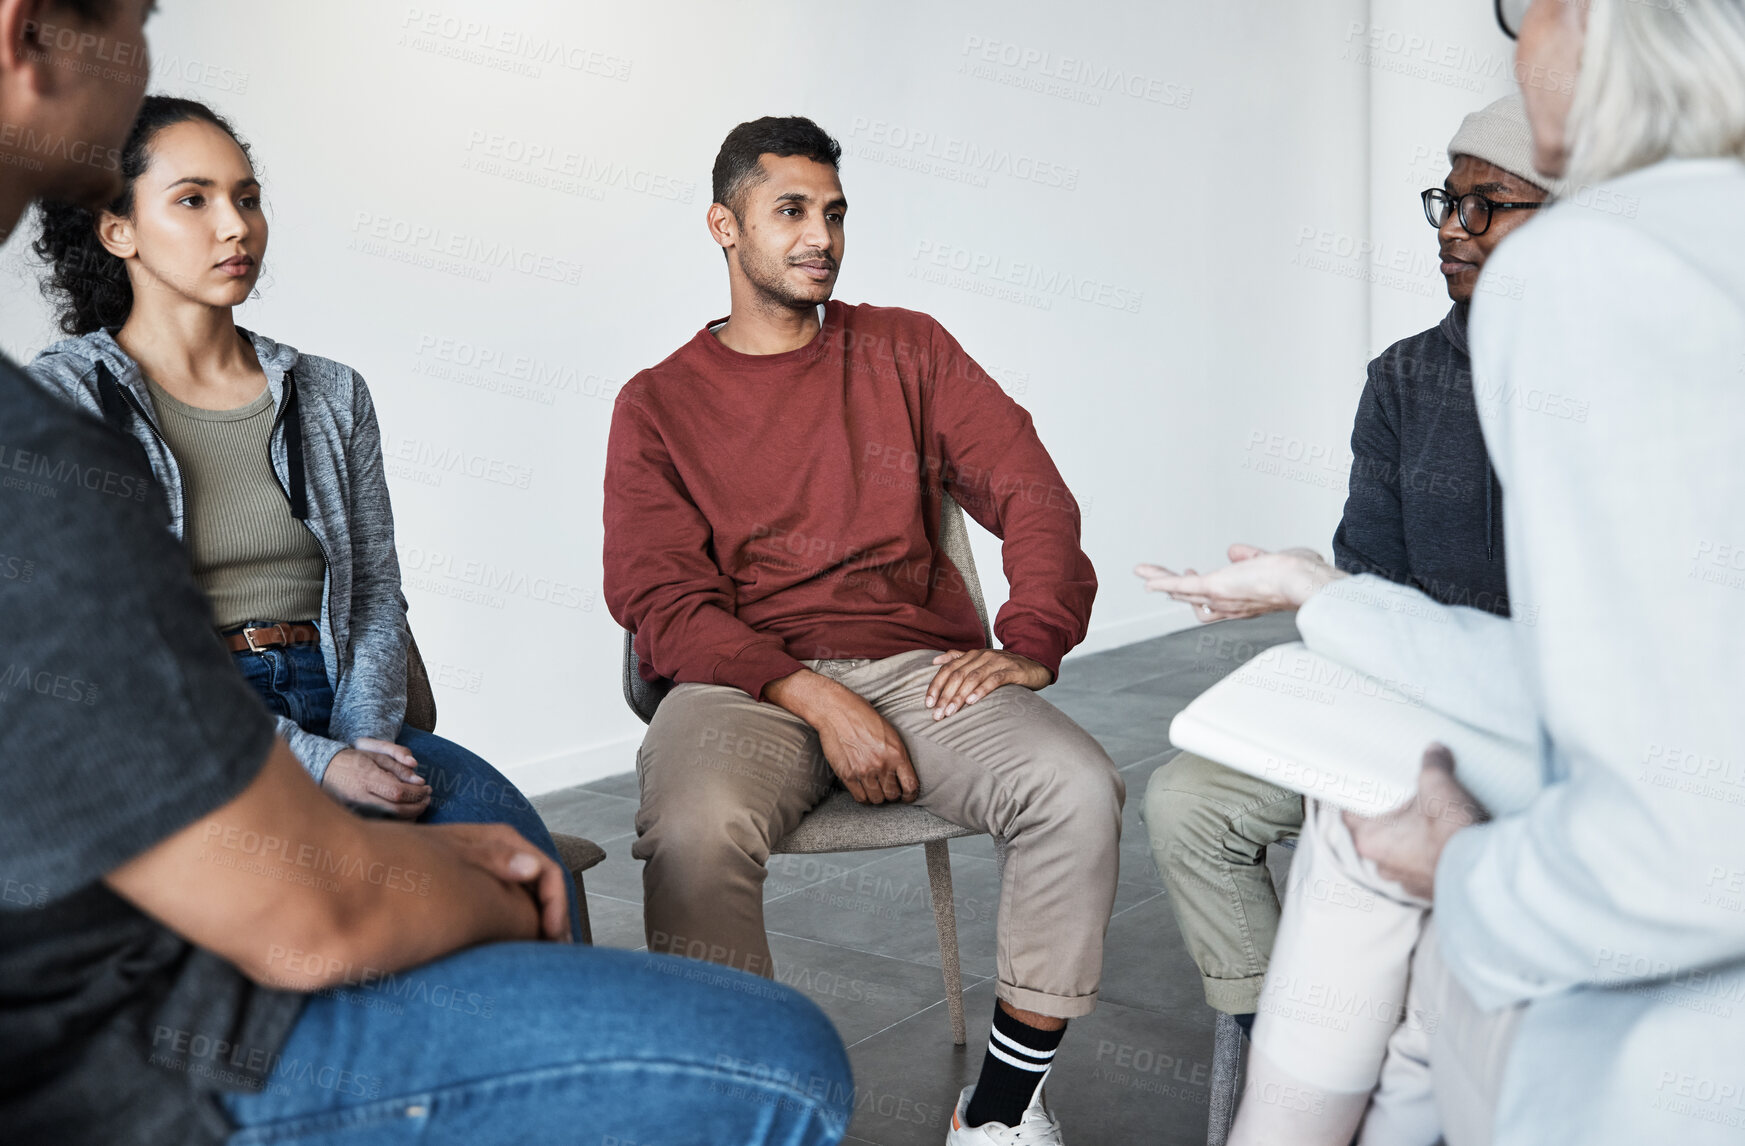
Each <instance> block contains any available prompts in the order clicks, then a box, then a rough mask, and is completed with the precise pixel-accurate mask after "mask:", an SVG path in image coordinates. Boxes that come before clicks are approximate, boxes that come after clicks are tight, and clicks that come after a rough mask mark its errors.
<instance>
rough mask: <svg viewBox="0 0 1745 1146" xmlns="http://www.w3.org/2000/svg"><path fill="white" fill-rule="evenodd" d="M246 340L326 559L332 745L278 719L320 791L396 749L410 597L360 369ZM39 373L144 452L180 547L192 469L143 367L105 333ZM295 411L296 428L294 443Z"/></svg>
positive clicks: (277, 461) (292, 485) (48, 358)
mask: <svg viewBox="0 0 1745 1146" xmlns="http://www.w3.org/2000/svg"><path fill="white" fill-rule="evenodd" d="M242 333H243V334H244V335H245V336H247V337H248V338H249V340H250V341H251V342H252V343H253V344H254V350H255V354H256V356H257V357H259V359H260V363H261V368H262V369H263V370H265V371H266V375H267V387H268V389H270V390H271V391H272V395H273V402H274V406H275V409H276V410H277V413H276V414H275V415H274V422H273V431H272V437H271V439H270V445H269V448H270V450H271V453H272V463H273V473H274V474H275V475H277V477H278V479H279V486H280V488H282V489H283V490H285V496H286V498H287V499H288V500H290V501H291V503H292V512H293V513H298V512H299V511H300V510H301V511H302V512H303V513H304V514H305V516H304V524H306V525H307V526H308V527H309V531H310V532H311V533H313V534H314V535H315V540H316V541H317V542H318V543H319V544H320V546H321V552H322V555H323V556H324V557H326V559H327V582H326V585H325V587H324V588H323V591H322V594H321V618H320V624H321V655H322V659H323V660H324V661H326V662H327V679H328V681H329V682H330V683H331V684H332V686H333V717H332V720H331V721H330V722H329V725H328V735H327V736H317V735H315V734H314V733H312V732H307V731H305V730H303V729H302V728H300V727H298V726H297V724H296V723H294V722H293V721H291V720H290V719H288V718H287V717H283V716H281V717H279V718H278V724H279V734H280V735H281V736H283V737H284V738H285V740H286V742H287V743H289V744H290V746H291V751H292V752H293V753H295V754H296V756H297V759H298V760H299V761H301V762H302V764H303V767H304V768H306V769H307V770H308V771H309V774H310V775H311V776H313V777H314V778H315V781H316V782H317V783H320V781H321V778H322V776H323V775H325V774H326V772H327V765H328V763H329V762H330V761H331V760H332V759H333V757H334V754H335V753H337V752H339V750H340V749H342V748H347V747H349V746H350V745H351V744H352V743H354V742H355V741H356V740H357V739H358V738H359V737H364V736H371V737H375V738H377V739H381V740H389V741H391V740H393V739H394V738H395V737H397V736H398V735H399V734H400V722H401V720H402V719H403V718H404V716H405V713H406V646H407V640H408V637H407V628H406V598H405V596H404V595H403V594H402V593H401V591H400V562H399V559H398V558H397V557H396V556H395V553H394V515H393V511H392V510H391V509H390V508H389V505H388V485H387V480H386V477H385V475H384V473H383V470H382V439H381V432H380V431H379V430H378V429H377V426H376V410H375V406H374V404H373V403H371V401H370V392H369V390H368V388H367V387H365V385H364V380H363V379H362V378H361V377H359V376H358V374H357V372H356V371H354V370H352V369H351V367H349V366H345V365H343V364H341V363H338V362H334V361H332V360H330V359H326V358H317V357H315V356H314V355H309V354H299V353H298V352H297V351H296V349H295V348H293V347H290V346H285V345H283V344H281V343H277V342H274V341H273V340H272V339H270V338H267V337H265V336H264V335H259V334H255V333H253V332H251V331H243V332H242ZM100 364H101V365H103V366H107V367H108V373H109V375H110V376H111V378H112V379H113V381H114V385H115V389H113V390H112V391H111V392H110V394H109V396H108V400H107V401H106V400H105V395H104V390H105V385H104V383H103V381H102V375H103V373H104V372H103V371H102V370H100V369H99V365H100ZM29 370H30V374H31V376H32V377H33V378H35V379H36V380H37V382H39V383H41V384H43V385H45V386H47V387H48V388H49V389H51V390H52V391H54V392H57V393H60V394H63V395H65V396H66V397H68V398H70V399H71V400H72V401H73V402H74V403H75V404H77V405H79V406H82V407H83V408H85V409H87V410H89V411H90V412H92V413H93V414H95V415H97V416H98V417H99V418H103V419H104V420H105V421H108V422H110V423H111V424H112V425H115V426H116V428H117V429H121V430H123V431H125V432H126V433H129V434H131V435H132V436H133V438H134V439H135V440H137V441H138V442H139V444H140V445H141V446H142V447H144V449H145V454H146V459H147V460H148V461H149V462H150V463H151V469H152V473H153V474H154V475H155V476H156V477H157V479H158V481H159V483H161V484H162V485H163V488H164V497H165V500H166V501H168V503H169V507H170V520H171V529H172V530H173V531H174V532H175V534H176V536H177V537H181V536H182V530H183V523H184V520H185V513H184V510H185V507H184V505H183V489H182V474H181V468H180V466H179V465H178V464H177V462H176V459H175V456H174V455H173V454H171V453H170V448H169V446H168V445H167V444H166V443H165V441H164V438H163V435H162V434H161V433H160V432H159V431H158V427H157V423H156V416H155V415H156V411H155V408H154V407H153V405H152V400H151V392H150V391H149V390H148V389H147V388H146V383H145V378H144V376H143V375H142V374H141V372H140V369H139V365H138V364H137V363H135V362H134V361H133V359H132V358H130V357H128V354H127V352H126V351H125V350H123V349H121V346H120V345H119V344H118V343H117V342H116V341H115V339H114V338H113V337H111V336H110V334H109V333H108V332H107V331H98V332H96V333H93V334H86V335H81V336H79V337H78V338H69V339H66V340H64V341H61V342H57V343H55V344H54V345H53V346H51V347H49V348H48V349H47V350H45V351H43V352H42V353H41V354H39V355H37V356H36V360H35V361H34V362H32V363H31V364H30V367H29ZM287 408H289V410H290V411H291V412H292V413H294V414H295V416H296V421H297V424H296V426H295V427H291V431H292V432H291V433H290V434H289V435H287V425H286V422H287V418H286V414H287ZM288 436H289V438H290V441H291V444H292V445H297V444H300V445H301V449H300V450H299V454H300V460H299V461H298V462H297V463H296V465H295V466H293V459H292V456H291V450H290V448H289V447H288V446H287V437H288ZM299 471H301V472H299ZM298 478H301V479H302V480H300V481H299V480H296V479H298ZM300 491H306V492H301V493H300ZM300 497H306V499H307V504H306V506H305V505H299V504H298V503H299V500H300ZM288 619H295V618H288Z"/></svg>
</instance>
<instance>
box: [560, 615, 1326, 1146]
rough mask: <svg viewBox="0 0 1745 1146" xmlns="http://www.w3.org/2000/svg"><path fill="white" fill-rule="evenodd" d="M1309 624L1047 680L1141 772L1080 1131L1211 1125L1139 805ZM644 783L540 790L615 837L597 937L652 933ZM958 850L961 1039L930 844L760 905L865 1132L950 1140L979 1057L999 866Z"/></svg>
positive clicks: (1113, 1145)
mask: <svg viewBox="0 0 1745 1146" xmlns="http://www.w3.org/2000/svg"><path fill="white" fill-rule="evenodd" d="M1295 638H1296V629H1295V626H1294V625H1293V624H1292V622H1291V619H1290V618H1289V617H1261V618H1257V619H1255V620H1252V621H1229V622H1225V623H1223V624H1219V625H1211V626H1207V627H1205V628H1202V629H1193V630H1189V631H1187V632H1183V633H1176V634H1173V635H1171V636H1167V637H1160V638H1158V639H1156V640H1151V641H1144V642H1142V643H1140V644H1136V645H1128V646H1126V647H1124V648H1119V649H1112V650H1110V651H1108V652H1105V653H1098V654H1096V655H1094V656H1089V657H1085V658H1083V659H1081V660H1077V661H1069V662H1068V663H1067V665H1066V667H1065V669H1064V670H1063V671H1062V673H1061V680H1060V683H1059V684H1056V685H1055V686H1054V687H1052V688H1050V689H1049V690H1048V691H1047V692H1045V693H1044V694H1043V695H1044V696H1045V697H1047V698H1048V699H1049V700H1050V701H1052V702H1053V703H1054V704H1055V705H1057V706H1058V707H1059V708H1060V709H1062V710H1063V711H1064V712H1066V713H1067V714H1068V715H1069V716H1071V717H1072V718H1073V719H1074V720H1076V721H1078V722H1079V723H1080V724H1081V725H1083V726H1084V727H1085V728H1086V729H1087V730H1088V731H1090V732H1091V733H1092V734H1093V735H1094V736H1096V737H1097V738H1098V739H1099V740H1100V741H1101V742H1102V743H1103V746H1104V747H1105V748H1106V749H1107V750H1108V751H1109V754H1110V755H1111V756H1112V757H1113V758H1114V760H1115V763H1116V764H1117V765H1119V766H1120V767H1121V773H1122V776H1123V777H1124V778H1125V779H1126V782H1127V807H1126V811H1125V814H1124V817H1123V820H1124V827H1123V835H1122V843H1121V876H1120V880H1121V882H1120V887H1119V890H1118V892H1117V894H1116V897H1115V914H1114V917H1113V918H1112V919H1111V920H1110V922H1109V936H1108V943H1107V946H1106V949H1105V955H1104V963H1103V986H1102V995H1101V1002H1100V1003H1099V1005H1098V1007H1097V1009H1096V1011H1095V1012H1094V1013H1092V1014H1091V1015H1089V1016H1087V1017H1085V1018H1082V1019H1077V1020H1075V1021H1074V1022H1073V1024H1072V1028H1071V1030H1070V1031H1069V1032H1068V1035H1067V1040H1066V1042H1065V1044H1063V1046H1062V1049H1061V1052H1060V1056H1059V1059H1058V1061H1057V1064H1056V1066H1055V1070H1054V1074H1053V1075H1052V1076H1051V1078H1050V1081H1049V1087H1048V1094H1049V1101H1050V1102H1051V1103H1052V1104H1053V1105H1054V1107H1055V1108H1056V1110H1057V1111H1058V1112H1059V1113H1060V1116H1061V1120H1062V1123H1063V1125H1064V1128H1065V1130H1066V1134H1067V1138H1068V1140H1069V1141H1071V1142H1073V1143H1075V1144H1096V1146H1125V1144H1127V1143H1133V1144H1135V1146H1139V1144H1144V1146H1166V1144H1167V1146H1175V1144H1178V1143H1179V1144H1188V1143H1194V1144H1198V1143H1203V1142H1204V1141H1205V1138H1206V1103H1207V1081H1208V1079H1209V1077H1210V1074H1211V1061H1210V1059H1211V1048H1212V1012H1211V1011H1210V1010H1208V1009H1207V1007H1206V1005H1205V1003H1204V1001H1203V998H1202V996H1201V993H1200V983H1199V977H1198V975H1197V974H1196V973H1195V971H1194V965H1193V962H1192V960H1190V959H1189V958H1188V955H1187V952H1186V951H1185V950H1184V948H1183V946H1182V941H1181V934H1180V932H1178V931H1177V929H1176V926H1175V920H1174V918H1173V917H1172V916H1171V914H1170V910H1169V905H1168V903H1166V902H1165V898H1164V891H1163V885H1162V883H1161V881H1160V880H1159V879H1158V877H1157V871H1156V869H1155V868H1154V867H1153V866H1152V862H1151V855H1150V851H1149V849H1148V848H1147V847H1146V843H1145V827H1144V825H1143V824H1141V823H1140V821H1139V806H1140V802H1141V800H1142V798H1143V796H1144V794H1145V785H1146V782H1147V781H1148V780H1149V779H1150V776H1151V773H1152V772H1153V771H1155V770H1156V769H1158V768H1160V767H1167V766H1168V763H1169V760H1170V759H1171V758H1172V757H1173V756H1174V755H1175V750H1174V749H1173V748H1171V747H1170V745H1169V740H1168V735H1167V734H1168V729H1169V722H1170V720H1171V718H1172V717H1174V716H1175V714H1176V713H1177V712H1178V711H1180V710H1181V709H1182V707H1184V706H1185V705H1186V704H1187V703H1188V702H1189V701H1190V700H1192V699H1193V698H1194V697H1195V696H1197V695H1199V694H1200V692H1202V691H1203V690H1204V689H1205V688H1207V687H1208V686H1209V685H1210V684H1212V682H1214V681H1216V680H1217V679H1218V678H1219V677H1221V676H1223V675H1224V674H1225V673H1227V672H1229V671H1230V670H1231V669H1233V668H1235V667H1236V666H1237V665H1239V664H1241V663H1242V662H1243V661H1245V660H1247V659H1248V658H1249V657H1252V656H1253V655H1255V653H1257V652H1259V651H1260V649H1262V648H1265V647H1266V646H1268V645H1272V644H1276V643H1278V642H1280V641H1286V640H1294V639H1295ZM636 797H637V791H636V777H635V776H634V775H633V774H630V773H626V774H624V775H622V776H613V777H610V778H608V779H605V780H600V781H597V782H595V783H592V784H587V785H584V786H582V787H579V788H570V789H566V790H564V791H562V792H555V793H552V794H551V795H548V796H542V797H540V798H539V799H538V800H536V801H535V803H536V804H538V806H539V810H540V814H541V815H542V816H543V817H544V818H545V821H546V823H547V824H548V825H549V826H550V827H551V829H552V830H553V831H559V832H568V833H571V834H574V835H579V836H586V837H587V838H588V839H591V840H594V841H595V842H596V843H598V844H600V846H601V847H603V848H605V849H606V860H605V862H603V863H602V864H600V865H599V866H598V867H596V868H594V869H593V870H592V871H590V872H588V874H587V877H586V886H587V894H588V912H589V918H590V920H591V922H592V924H593V928H594V939H595V942H597V943H599V944H601V945H602V946H609V947H627V948H632V949H634V948H640V947H642V946H643V938H642V873H641V866H642V865H641V864H640V863H639V862H637V861H636V860H633V859H631V858H630V844H631V842H632V840H634V838H635V828H634V825H633V819H634V817H635V813H636ZM951 850H952V883H953V889H954V899H955V902H956V905H957V928H958V945H959V949H960V951H961V959H962V963H963V975H964V988H965V1009H966V1011H967V1014H968V1017H969V1045H968V1046H967V1047H962V1048H959V1047H954V1046H952V1044H951V1030H950V1026H949V1022H948V1019H947V1016H946V1010H945V988H944V984H943V982H942V981H941V979H940V974H939V943H938V936H937V932H936V931H935V930H934V924H933V911H932V906H931V903H930V900H929V898H928V884H927V873H926V867H925V865H924V863H923V860H922V855H921V849H920V848H919V847H911V848H899V849H891V850H888V851H875V852H851V853H845V854H841V855H824V856H777V857H775V858H774V859H773V860H772V861H771V864H770V878H769V882H768V884H767V885H766V891H765V912H766V921H767V923H768V925H769V930H770V946H771V949H772V950H773V952H774V954H775V957H776V966H777V977H778V978H779V979H781V980H782V981H783V982H786V983H788V984H790V985H791V986H793V987H795V988H796V989H798V990H800V991H803V992H805V993H806V994H807V995H809V996H810V997H811V998H813V999H815V1000H816V1001H817V1002H818V1004H819V1006H821V1007H823V1008H824V1010H825V1012H826V1013H828V1014H829V1015H830V1017H831V1018H832V1019H833V1020H834V1021H835V1023H836V1026H837V1029H838V1030H839V1031H841V1033H842V1038H843V1041H844V1042H846V1043H847V1044H848V1048H849V1057H850V1058H851V1059H852V1060H853V1062H854V1072H855V1083H856V1088H855V1107H856V1109H855V1117H854V1121H853V1123H852V1125H851V1126H850V1127H849V1137H848V1141H849V1142H851V1143H870V1144H874V1146H910V1144H911V1143H914V1144H925V1146H939V1144H940V1143H943V1142H944V1140H945V1132H946V1125H947V1123H948V1122H949V1120H950V1117H951V1107H952V1104H953V1103H954V1102H955V1101H956V1099H957V1094H958V1091H959V1090H961V1089H962V1088H963V1087H964V1086H966V1085H968V1084H969V1083H970V1082H972V1081H974V1076H975V1073H976V1071H978V1070H979V1069H980V1067H981V1059H982V1048H983V1047H984V1046H985V1045H986V1043H987V1037H988V1026H989V1023H990V1021H991V1018H992V1009H993V1005H994V982H993V979H992V978H991V976H992V975H993V973H994V927H995V919H994V914H995V904H996V902H997V900H998V894H997V893H998V882H997V879H998V877H997V874H996V871H995V866H994V858H993V856H994V849H993V843H992V841H991V840H989V839H988V838H987V837H986V836H980V837H971V838H968V839H962V840H954V841H952V844H951ZM1275 850H1276V849H1275ZM1286 854H1287V853H1282V852H1281V853H1280V854H1279V855H1278V856H1277V861H1278V862H1279V863H1281V864H1282V862H1283V861H1284V859H1285V858H1286ZM1275 870H1276V869H1275Z"/></svg>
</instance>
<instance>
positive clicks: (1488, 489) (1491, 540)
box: [1484, 465, 1497, 561]
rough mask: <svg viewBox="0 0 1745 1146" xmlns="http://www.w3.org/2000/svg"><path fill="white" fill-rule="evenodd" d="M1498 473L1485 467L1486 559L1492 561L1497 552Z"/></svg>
mask: <svg viewBox="0 0 1745 1146" xmlns="http://www.w3.org/2000/svg"><path fill="white" fill-rule="evenodd" d="M1496 500H1497V471H1496V470H1493V469H1491V468H1490V466H1488V465H1487V466H1485V472H1484V559H1485V560H1486V561H1489V560H1491V558H1492V557H1493V556H1494V555H1495V553H1496V551H1497V544H1496V539H1497V528H1496V524H1495V522H1496Z"/></svg>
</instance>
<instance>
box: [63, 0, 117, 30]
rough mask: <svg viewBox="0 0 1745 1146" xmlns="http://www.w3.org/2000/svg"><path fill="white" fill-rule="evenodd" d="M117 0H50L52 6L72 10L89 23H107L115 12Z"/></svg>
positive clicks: (64, 10) (75, 14)
mask: <svg viewBox="0 0 1745 1146" xmlns="http://www.w3.org/2000/svg"><path fill="white" fill-rule="evenodd" d="M115 4H116V0H49V5H48V6H49V7H50V8H58V9H59V10H60V11H62V12H71V13H72V14H73V15H74V16H75V17H77V18H78V19H80V20H83V21H84V22H85V23H87V24H107V23H108V22H109V17H111V16H113V15H114V14H115Z"/></svg>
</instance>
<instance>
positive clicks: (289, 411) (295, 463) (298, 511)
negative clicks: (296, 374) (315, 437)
mask: <svg viewBox="0 0 1745 1146" xmlns="http://www.w3.org/2000/svg"><path fill="white" fill-rule="evenodd" d="M285 454H286V461H287V462H288V463H289V467H290V471H291V475H290V476H291V490H290V493H291V516H292V517H293V518H295V519H296V520H298V521H307V520H308V518H309V489H308V485H307V483H306V482H305V481H304V478H303V418H302V416H301V415H300V414H299V413H298V412H297V382H296V379H294V378H293V377H292V376H291V372H290V371H289V370H287V371H285Z"/></svg>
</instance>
